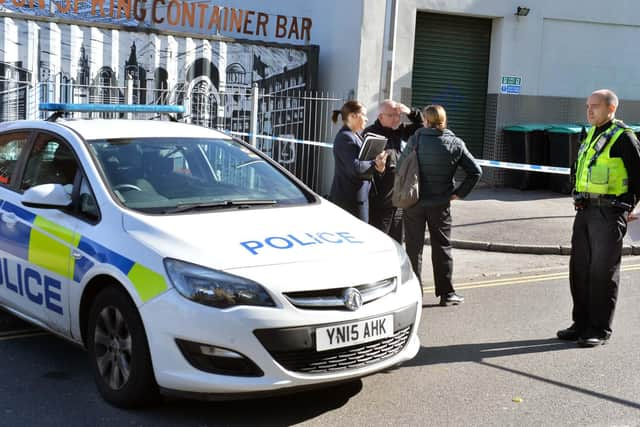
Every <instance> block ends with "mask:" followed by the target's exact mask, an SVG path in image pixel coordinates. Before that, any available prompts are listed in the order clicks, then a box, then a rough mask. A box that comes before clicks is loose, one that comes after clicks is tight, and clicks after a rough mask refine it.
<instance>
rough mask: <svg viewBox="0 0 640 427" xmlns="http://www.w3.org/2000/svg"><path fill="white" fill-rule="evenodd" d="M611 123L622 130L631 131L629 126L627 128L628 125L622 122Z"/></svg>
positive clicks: (616, 120)
mask: <svg viewBox="0 0 640 427" xmlns="http://www.w3.org/2000/svg"><path fill="white" fill-rule="evenodd" d="M613 123H614V124H615V125H616V126H618V127H621V128H623V129H624V130H631V126H629V125H628V124H626V123H625V122H623V121H622V120H618V119H614V120H613Z"/></svg>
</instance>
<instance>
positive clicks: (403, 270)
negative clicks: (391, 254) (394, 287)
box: [393, 240, 415, 284]
mask: <svg viewBox="0 0 640 427" xmlns="http://www.w3.org/2000/svg"><path fill="white" fill-rule="evenodd" d="M393 243H394V244H395V245H396V252H397V253H398V262H399V263H400V284H404V283H407V282H408V281H409V280H411V279H412V278H414V277H415V274H414V273H413V267H412V266H411V261H410V260H409V256H408V255H407V252H406V251H405V250H404V248H403V247H402V245H401V244H400V243H398V242H396V241H395V240H394V241H393Z"/></svg>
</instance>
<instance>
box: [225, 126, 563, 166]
mask: <svg viewBox="0 0 640 427" xmlns="http://www.w3.org/2000/svg"><path fill="white" fill-rule="evenodd" d="M218 130H220V131H221V132H224V133H226V134H228V135H233V136H243V137H249V138H250V137H251V136H252V135H253V134H251V133H248V132H235V131H227V130H225V129H218ZM255 137H256V138H260V139H266V140H268V141H282V142H292V143H294V144H305V145H311V146H315V147H324V148H332V147H333V144H327V143H326V142H317V141H305V140H301V139H295V138H283V137H279V136H269V135H255ZM476 162H477V163H478V164H479V165H480V166H487V167H491V168H498V169H512V170H520V171H528V172H543V173H554V174H558V175H569V174H570V173H571V169H570V168H563V167H559V166H542V165H530V164H526V163H512V162H501V161H498V160H481V159H476Z"/></svg>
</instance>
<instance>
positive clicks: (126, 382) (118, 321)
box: [87, 288, 158, 408]
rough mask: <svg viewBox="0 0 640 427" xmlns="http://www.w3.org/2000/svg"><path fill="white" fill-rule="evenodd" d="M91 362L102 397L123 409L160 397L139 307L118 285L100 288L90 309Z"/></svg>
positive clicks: (88, 334)
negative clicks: (101, 289) (116, 286)
mask: <svg viewBox="0 0 640 427" xmlns="http://www.w3.org/2000/svg"><path fill="white" fill-rule="evenodd" d="M87 338H88V339H87V346H88V350H89V362H90V364H91V367H92V369H93V375H94V378H95V380H96V384H97V386H98V390H99V391H100V394H101V395H102V397H103V398H104V399H105V400H106V401H108V402H110V403H112V404H114V405H116V406H119V407H122V408H130V407H135V406H141V405H145V404H149V403H152V402H154V401H155V400H156V398H157V397H158V385H157V384H156V381H155V377H154V375H153V367H152V365H151V357H150V354H149V346H148V344H147V336H146V334H145V331H144V327H143V325H142V320H141V319H140V315H139V313H138V310H137V309H136V307H135V305H134V304H133V302H132V301H131V300H130V299H129V297H128V295H126V294H125V293H124V292H122V291H121V290H119V289H117V288H107V289H105V290H103V291H101V292H100V293H99V294H98V295H97V296H96V299H95V300H94V302H93V304H92V306H91V310H90V311H89V325H88V328H87Z"/></svg>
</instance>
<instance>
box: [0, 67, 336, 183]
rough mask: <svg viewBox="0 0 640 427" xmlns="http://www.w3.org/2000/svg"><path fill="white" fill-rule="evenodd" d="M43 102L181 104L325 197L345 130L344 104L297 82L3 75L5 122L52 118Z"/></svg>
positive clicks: (1, 116) (188, 116) (0, 97)
mask: <svg viewBox="0 0 640 427" xmlns="http://www.w3.org/2000/svg"><path fill="white" fill-rule="evenodd" d="M41 102H60V103H101V104H178V105H184V106H185V113H184V114H181V115H179V117H178V119H179V120H180V121H184V122H187V123H193V124H196V125H200V126H205V127H208V128H213V129H218V130H221V131H223V132H225V133H228V134H230V135H233V136H236V137H238V138H241V139H244V140H246V141H247V142H250V143H252V144H253V145H254V146H256V147H257V148H258V149H260V150H262V151H263V152H264V153H265V154H267V155H268V156H270V157H271V158H273V159H274V160H275V161H277V162H278V163H280V164H281V165H282V166H283V167H285V168H286V169H287V170H289V171H290V172H292V173H293V174H295V175H296V176H297V177H298V178H300V179H301V180H302V181H303V182H304V183H306V184H307V185H308V186H310V187H311V188H312V189H314V190H315V191H317V192H319V193H320V194H322V195H326V194H328V192H329V187H330V184H331V178H332V176H333V153H332V149H331V144H330V142H331V141H332V140H333V136H334V135H335V132H336V131H337V127H336V126H334V125H333V124H332V123H331V113H332V111H333V110H335V109H338V108H340V107H341V106H342V103H343V102H344V99H343V98H340V97H335V96H331V95H329V94H328V93H317V92H310V91H303V90H299V89H296V88H287V89H282V90H278V91H277V92H275V93H266V91H265V90H264V89H261V88H258V87H257V86H254V87H253V88H248V87H246V86H244V87H237V86H231V85H229V86H221V87H219V88H215V87H214V86H213V85H211V84H210V83H209V82H207V81H204V80H202V81H199V82H196V83H191V84H189V86H188V87H186V86H185V85H184V84H177V85H175V87H173V88H171V89H169V88H166V89H165V88H146V87H140V86H139V85H136V84H135V82H134V81H132V80H127V81H126V85H125V86H116V85H109V84H102V85H95V84H94V85H81V84H77V83H75V82H73V81H71V82H60V81H40V82H37V83H35V84H34V83H32V82H24V81H22V82H21V81H12V80H1V79H0V121H8V120H19V119H45V118H46V117H47V116H48V113H46V112H41V111H38V104H39V103H41ZM152 116H153V114H147V113H136V114H130V113H127V114H123V113H75V114H74V115H73V117H75V118H108V119H111V118H137V119H147V118H151V117H152Z"/></svg>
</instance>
